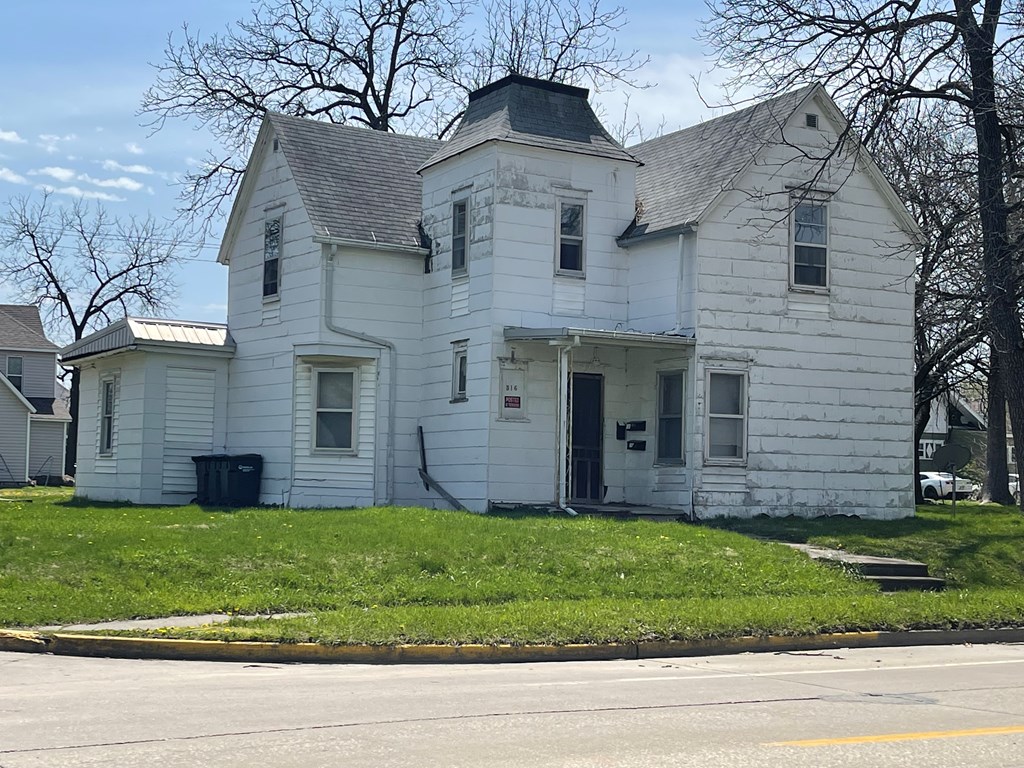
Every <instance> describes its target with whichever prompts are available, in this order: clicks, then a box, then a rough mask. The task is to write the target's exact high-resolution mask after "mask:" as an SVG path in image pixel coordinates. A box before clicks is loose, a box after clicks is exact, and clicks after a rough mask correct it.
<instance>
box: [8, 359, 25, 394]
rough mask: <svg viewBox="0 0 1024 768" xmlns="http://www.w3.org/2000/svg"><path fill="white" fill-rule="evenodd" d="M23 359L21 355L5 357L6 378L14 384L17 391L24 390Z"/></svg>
mask: <svg viewBox="0 0 1024 768" xmlns="http://www.w3.org/2000/svg"><path fill="white" fill-rule="evenodd" d="M24 374H25V359H24V358H22V357H14V356H13V355H12V356H10V357H8V358H7V380H8V381H9V382H11V384H13V385H14V388H15V389H16V390H18V391H19V392H24V391H25V389H24V383H25V375H24Z"/></svg>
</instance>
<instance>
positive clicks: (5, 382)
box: [0, 373, 36, 413]
mask: <svg viewBox="0 0 1024 768" xmlns="http://www.w3.org/2000/svg"><path fill="white" fill-rule="evenodd" d="M0 387H2V388H4V389H7V390H10V392H11V393H12V394H13V395H14V397H15V399H16V400H17V401H18V402H19V403H21V404H22V405H24V406H25V410H27V411H28V412H29V413H35V412H36V407H35V406H34V405H32V403H30V402H29V401H28V400H27V399H26V397H25V396H24V395H23V394H21V392H19V391H18V388H17V387H16V386H14V385H13V384H11V382H10V380H9V379H8V378H7V377H6V376H5V375H4V374H3V373H0Z"/></svg>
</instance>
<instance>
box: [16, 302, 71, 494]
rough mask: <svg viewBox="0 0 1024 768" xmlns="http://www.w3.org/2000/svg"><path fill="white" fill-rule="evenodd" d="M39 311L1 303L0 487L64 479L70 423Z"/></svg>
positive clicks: (52, 346) (52, 349)
mask: <svg viewBox="0 0 1024 768" xmlns="http://www.w3.org/2000/svg"><path fill="white" fill-rule="evenodd" d="M60 394H63V390H62V389H61V388H60V385H59V384H58V383H57V345H56V344H54V343H52V342H51V341H49V340H48V339H47V338H46V333H45V331H44V330H43V324H42V322H40V320H39V309H38V308H36V307H33V306H25V305H21V304H0V485H24V484H25V483H27V482H28V481H29V480H32V479H38V480H40V481H43V482H48V481H49V480H50V478H57V479H60V478H63V476H64V450H65V442H66V440H67V428H68V424H69V423H70V421H71V415H70V414H69V413H68V408H67V405H66V404H65V402H64V399H63V398H62V397H59V396H58V395H60Z"/></svg>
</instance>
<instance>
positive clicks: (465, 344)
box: [449, 339, 469, 403]
mask: <svg viewBox="0 0 1024 768" xmlns="http://www.w3.org/2000/svg"><path fill="white" fill-rule="evenodd" d="M460 358H464V359H465V361H466V389H465V390H462V391H460V390H459V359H460ZM467 400H469V339H459V340H458V341H453V342H452V397H451V400H449V402H451V403H464V402H466V401H467Z"/></svg>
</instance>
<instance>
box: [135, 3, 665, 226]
mask: <svg viewBox="0 0 1024 768" xmlns="http://www.w3.org/2000/svg"><path fill="white" fill-rule="evenodd" d="M602 2H603V0H490V2H489V3H488V4H486V5H485V6H484V23H483V25H482V27H480V28H478V27H476V26H474V21H475V20H474V19H473V18H472V17H471V16H470V15H469V13H468V8H469V3H468V2H467V0H255V2H254V5H253V10H252V14H251V16H250V17H249V18H247V19H242V20H239V21H237V22H235V24H234V25H233V26H232V27H230V28H229V29H228V30H227V31H226V32H225V33H223V34H219V35H210V36H203V35H201V34H200V33H199V32H198V31H194V30H192V29H190V28H189V27H188V26H184V27H183V28H182V31H181V35H180V36H173V35H172V36H171V37H169V38H168V41H167V46H166V48H165V51H164V60H163V61H162V62H161V63H159V64H157V65H156V69H157V73H158V76H157V79H156V82H155V83H154V84H153V85H152V86H151V87H150V88H149V89H148V90H147V91H146V93H145V95H144V96H143V99H142V106H141V114H142V116H143V117H144V119H146V120H147V121H149V124H150V125H151V126H152V127H153V128H154V129H155V130H158V129H159V128H160V127H161V126H162V125H163V124H164V122H165V121H166V120H168V119H186V120H192V121H196V122H198V123H199V124H201V125H203V126H205V127H207V128H208V129H209V130H210V131H211V132H212V133H213V135H214V137H215V138H216V139H217V141H218V142H219V143H220V147H219V148H218V149H217V150H215V151H212V152H210V153H209V154H208V155H207V157H206V159H205V161H204V163H203V164H202V166H201V167H199V168H198V169H197V170H195V171H194V172H192V173H190V174H188V175H187V176H186V178H185V180H184V188H183V192H182V195H181V204H182V205H181V209H182V213H184V214H186V217H187V218H188V220H189V221H191V222H193V223H196V224H199V225H201V228H202V230H203V231H204V232H208V231H209V225H210V224H211V222H212V221H213V220H215V219H216V218H218V217H219V216H220V215H221V214H222V213H223V210H224V204H225V201H226V200H228V199H230V198H231V197H232V196H233V194H234V192H235V190H236V188H237V186H238V183H239V181H240V179H241V176H242V173H243V172H244V170H245V162H246V159H247V156H248V153H249V151H250V149H251V147H252V143H253V141H254V139H255V134H256V132H257V130H258V128H259V125H260V121H261V120H262V118H263V114H264V113H265V112H266V111H268V110H274V111H278V112H284V113H287V114H291V115H298V116H301V117H312V118H317V119H321V120H327V121H330V122H335V123H348V124H354V125H363V126H366V127H368V128H372V129H374V130H381V131H390V130H402V131H403V132H406V133H419V134H431V135H434V136H437V137H439V138H444V137H445V136H446V135H447V134H448V133H449V132H450V131H451V129H452V128H453V127H454V125H455V124H456V122H457V121H458V118H459V116H460V115H461V113H462V110H463V108H464V104H465V98H466V95H467V94H468V93H469V92H470V91H471V90H473V88H475V87H477V86H479V85H482V84H484V83H485V82H489V81H490V80H491V79H493V78H495V77H500V76H502V75H505V74H509V73H517V74H523V75H530V76H535V77H544V78H549V79H553V80H559V81H563V82H569V83H574V84H588V85H590V86H592V87H595V88H600V87H603V86H606V85H607V84H608V83H611V82H620V83H621V82H626V83H631V82H632V80H631V77H632V75H633V74H635V73H636V72H637V70H638V69H639V68H640V67H642V66H643V64H644V63H645V61H646V60H645V59H642V58H641V57H640V56H639V55H638V54H637V52H636V51H630V52H626V53H623V52H620V51H619V49H618V48H617V46H616V45H615V34H616V33H617V32H618V31H619V30H620V29H621V28H622V26H623V25H624V24H625V10H624V9H623V8H621V7H615V8H613V9H611V10H605V9H604V7H603V5H602Z"/></svg>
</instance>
